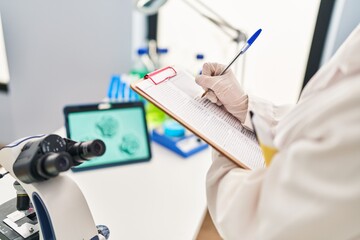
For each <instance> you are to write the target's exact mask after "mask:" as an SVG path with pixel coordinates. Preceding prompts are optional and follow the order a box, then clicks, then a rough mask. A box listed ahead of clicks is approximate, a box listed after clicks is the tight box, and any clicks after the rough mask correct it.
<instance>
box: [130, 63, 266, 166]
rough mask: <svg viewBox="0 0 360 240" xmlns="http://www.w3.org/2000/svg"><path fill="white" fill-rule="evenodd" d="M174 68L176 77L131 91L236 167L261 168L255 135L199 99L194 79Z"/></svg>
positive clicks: (142, 83)
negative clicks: (156, 107)
mask: <svg viewBox="0 0 360 240" xmlns="http://www.w3.org/2000/svg"><path fill="white" fill-rule="evenodd" d="M174 69H175V70H176V75H175V76H172V77H171V78H169V79H166V80H164V81H162V82H161V83H159V84H154V83H153V82H152V81H150V80H142V81H139V82H136V83H134V84H133V85H132V88H133V89H134V90H135V91H137V92H138V93H139V94H141V95H143V96H144V97H145V98H147V99H148V100H150V101H151V102H153V103H154V104H155V105H157V106H158V107H160V108H161V109H163V110H164V111H165V112H167V113H168V114H169V115H171V116H172V117H174V118H175V119H176V120H178V121H179V122H180V123H181V124H183V125H184V126H185V127H187V128H188V129H189V130H190V131H192V132H193V133H194V134H196V135H198V136H199V137H200V138H202V139H203V140H204V141H206V142H207V143H209V144H210V145H211V146H213V147H214V148H215V149H217V150H218V151H220V152H221V153H222V154H224V155H225V156H227V157H228V158H230V159H231V160H233V161H234V162H235V163H237V164H238V165H240V166H242V167H245V168H249V169H256V168H262V167H264V166H265V165H264V159H263V155H262V152H261V149H260V147H259V144H258V142H257V141H256V136H255V135H254V134H253V133H252V132H251V131H249V130H247V129H245V128H244V127H243V126H242V125H241V123H240V121H239V120H237V119H236V118H235V117H234V116H232V115H231V114H230V113H228V112H227V111H226V110H225V109H223V108H222V107H219V106H217V105H216V104H214V103H212V102H210V101H209V100H208V99H205V98H201V94H202V93H203V92H204V90H203V89H202V88H201V87H200V86H199V85H197V84H196V82H195V79H194V77H192V76H191V75H190V74H188V73H186V72H185V71H181V70H178V69H176V68H174ZM162 77H163V76H162ZM139 90H140V91H139Z"/></svg>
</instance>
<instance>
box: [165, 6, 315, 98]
mask: <svg viewBox="0 0 360 240" xmlns="http://www.w3.org/2000/svg"><path fill="white" fill-rule="evenodd" d="M203 2H204V3H206V4H207V5H208V6H209V7H211V8H212V9H214V10H215V11H216V12H217V13H219V14H220V15H221V16H223V17H224V18H225V19H226V20H227V21H228V22H230V23H231V24H232V25H234V26H236V27H237V28H239V29H241V30H244V31H245V32H246V33H247V34H248V35H251V34H252V33H253V32H255V31H256V30H257V29H258V28H262V29H263V32H262V33H261V35H260V36H259V38H258V39H257V40H256V42H255V43H254V45H253V46H252V47H251V49H249V51H248V52H247V53H246V63H245V64H246V65H245V77H244V81H245V88H246V89H247V91H248V92H251V93H253V94H256V95H258V96H261V97H263V98H266V99H269V100H272V101H273V102H275V103H278V104H284V103H294V102H295V101H296V100H297V98H298V95H299V92H300V89H301V84H302V81H303V77H304V72H305V68H306V63H307V58H308V54H309V50H310V46H311V40H312V36H313V31H314V27H315V23H316V17H317V12H318V8H319V4H320V0H306V1H288V0H274V1H265V0H252V1H245V0H221V1H220V0H207V1H203ZM159 18H160V19H159V24H160V26H159V44H160V46H168V47H169V48H170V51H171V52H170V53H171V55H170V56H169V57H168V59H169V61H168V62H169V64H177V65H181V66H183V67H189V65H191V63H192V60H193V58H194V54H195V53H196V52H204V53H205V57H206V60H207V61H215V62H220V63H223V64H227V63H228V62H229V61H230V60H231V59H232V57H233V56H234V55H235V53H236V46H235V45H234V43H232V42H231V41H230V40H229V38H227V37H226V36H225V35H223V34H222V32H221V31H219V30H218V28H216V27H215V26H214V25H212V23H210V22H208V21H207V20H206V19H204V18H202V17H201V16H200V15H198V14H197V13H196V12H195V11H194V10H193V9H191V8H189V7H188V6H187V5H186V4H185V3H184V2H183V1H182V0H170V1H168V2H167V3H166V4H165V5H164V6H163V8H162V9H161V10H160V16H159ZM238 75H240V74H238Z"/></svg>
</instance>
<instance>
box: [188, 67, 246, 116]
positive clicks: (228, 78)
mask: <svg viewBox="0 0 360 240" xmlns="http://www.w3.org/2000/svg"><path fill="white" fill-rule="evenodd" d="M223 69H225V66H224V65H221V64H218V63H205V64H204V66H203V69H202V74H201V75H199V76H197V77H196V79H195V81H196V83H197V84H199V85H200V86H201V87H203V88H204V90H205V91H206V90H207V89H210V90H209V91H208V93H207V94H206V95H205V97H206V98H208V99H209V100H210V101H211V102H213V103H216V104H217V105H219V106H221V105H224V107H225V109H226V110H227V111H228V112H229V113H231V114H232V115H234V116H235V117H236V118H237V119H239V120H240V121H241V122H242V123H244V121H245V118H246V113H247V110H248V96H247V94H245V92H244V90H243V89H242V87H241V86H240V84H239V82H238V81H237V80H236V77H235V75H234V73H233V72H232V71H231V70H230V69H228V70H226V72H225V73H224V74H223V75H221V76H219V75H220V73H221V72H222V71H223Z"/></svg>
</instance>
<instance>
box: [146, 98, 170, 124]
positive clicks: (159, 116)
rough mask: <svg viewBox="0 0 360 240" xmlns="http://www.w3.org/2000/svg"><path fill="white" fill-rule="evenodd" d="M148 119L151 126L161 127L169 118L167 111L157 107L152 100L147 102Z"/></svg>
mask: <svg viewBox="0 0 360 240" xmlns="http://www.w3.org/2000/svg"><path fill="white" fill-rule="evenodd" d="M145 111H146V120H147V122H148V125H149V127H150V128H156V127H159V126H160V125H161V124H163V123H164V121H165V120H166V119H167V118H168V117H167V115H166V113H165V112H163V111H162V110H161V109H159V108H157V107H156V106H155V105H153V104H152V103H150V102H147V104H146V107H145Z"/></svg>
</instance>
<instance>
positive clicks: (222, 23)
mask: <svg viewBox="0 0 360 240" xmlns="http://www.w3.org/2000/svg"><path fill="white" fill-rule="evenodd" d="M183 1H184V2H185V4H187V5H188V6H189V7H191V8H192V9H193V10H194V11H196V12H197V13H198V14H200V15H201V16H203V17H204V18H206V19H207V20H209V21H210V22H212V23H213V24H214V25H216V26H217V27H218V28H219V29H220V30H221V31H222V32H224V33H225V34H226V35H227V36H229V37H230V38H231V39H232V40H233V41H235V42H236V43H240V42H242V41H244V42H245V41H246V39H247V36H246V34H245V33H243V32H242V31H241V30H239V29H237V28H235V27H234V26H232V25H231V24H230V23H228V22H227V21H226V20H225V19H224V18H223V17H221V16H220V15H219V14H218V13H216V12H215V11H214V10H212V9H211V8H209V7H208V6H206V5H205V4H204V3H202V2H201V1H199V0H193V1H195V2H197V3H198V4H199V5H200V6H202V7H203V8H205V9H206V10H207V11H209V12H210V13H212V14H213V15H215V16H216V17H217V18H218V20H217V19H214V18H212V17H210V16H208V15H206V14H204V13H203V12H201V11H200V10H199V9H198V8H197V7H196V6H195V5H194V4H192V3H190V1H189V0H183ZM226 29H229V30H231V31H233V32H235V33H236V37H234V36H233V35H231V34H230V33H229V32H228V31H226Z"/></svg>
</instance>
